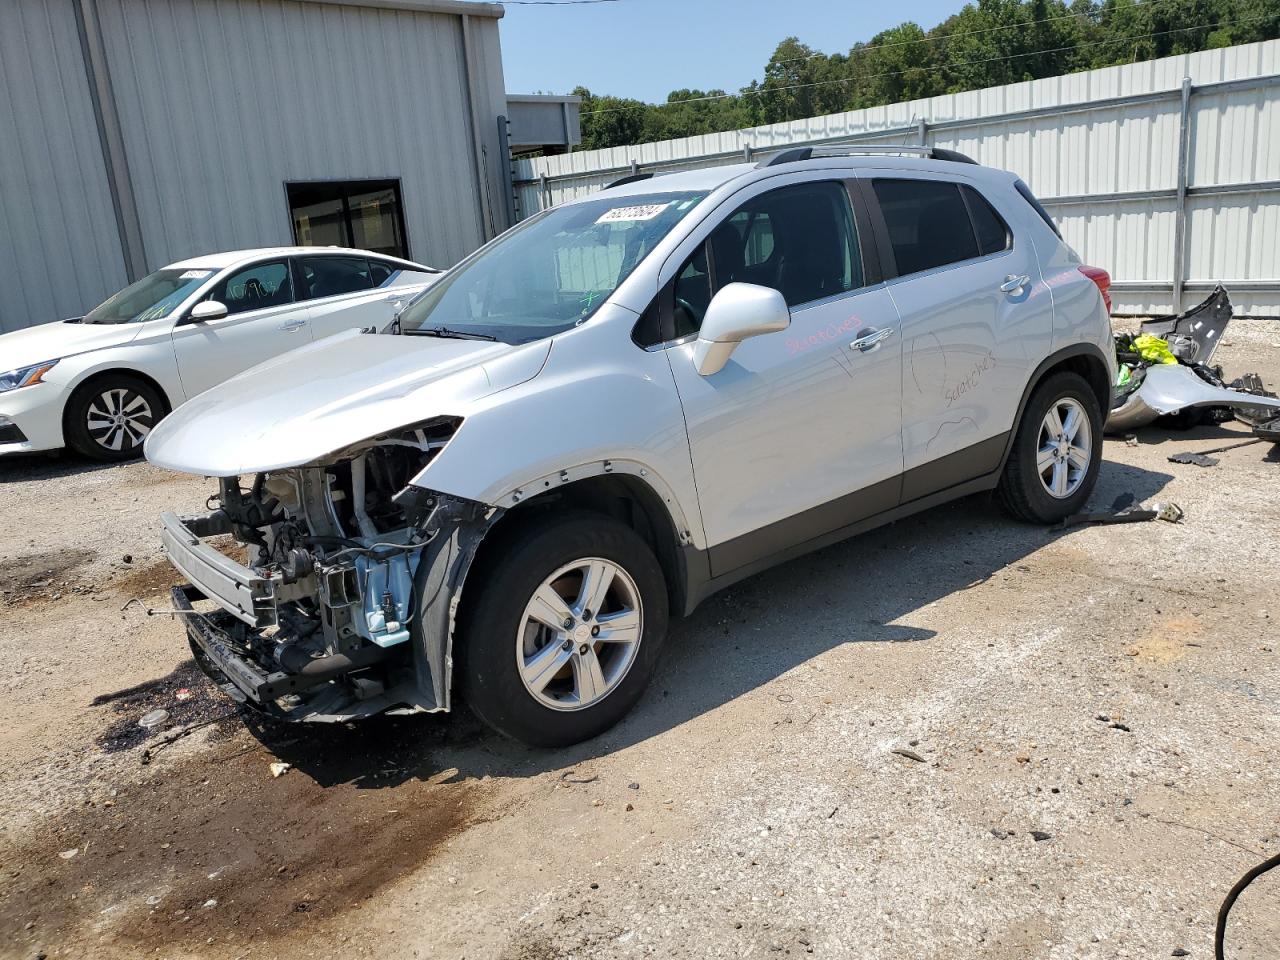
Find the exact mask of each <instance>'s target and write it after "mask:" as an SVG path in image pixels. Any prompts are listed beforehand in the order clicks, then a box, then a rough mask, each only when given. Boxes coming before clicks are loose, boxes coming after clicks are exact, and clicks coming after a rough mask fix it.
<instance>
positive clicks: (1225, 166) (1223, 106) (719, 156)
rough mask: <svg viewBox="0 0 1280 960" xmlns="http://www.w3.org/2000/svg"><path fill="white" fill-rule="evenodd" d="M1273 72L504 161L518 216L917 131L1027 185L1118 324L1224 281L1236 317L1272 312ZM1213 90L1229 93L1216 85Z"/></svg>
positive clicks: (1072, 82) (972, 98)
mask: <svg viewBox="0 0 1280 960" xmlns="http://www.w3.org/2000/svg"><path fill="white" fill-rule="evenodd" d="M1278 73H1280V41H1278V40H1272V41H1267V42H1265V43H1255V44H1245V45H1241V46H1238V47H1228V48H1225V49H1221V50H1208V51H1204V52H1201V53H1194V54H1187V55H1183V56H1177V57H1168V58H1165V59H1161V60H1153V61H1148V62H1145V63H1136V64H1129V65H1125V66H1119V67H1108V68H1106V69H1102V70H1092V71H1088V72H1085V73H1078V74H1071V75H1069V76H1064V77H1052V78H1047V79H1044V80H1034V81H1029V82H1026V83H1018V84H1012V85H1009V86H1004V87H992V88H989V89H986V90H975V91H970V92H967V93H958V94H951V95H948V96H943V97H933V98H930V99H926V100H914V101H909V102H905V103H897V104H891V105H888V106H884V107H876V108H873V109H869V110H859V111H854V112H851V113H843V114H833V115H830V116H824V117H814V118H810V119H806V120H798V121H793V122H790V123H781V124H774V125H772V126H766V127H755V128H752V129H748V130H738V131H732V132H729V133H721V134H708V135H705V136H700V137H689V138H686V139H683V140H669V141H664V142H661V143H648V144H641V145H638V146H634V147H615V148H611V149H608V150H592V151H582V152H579V153H572V154H568V155H564V156H557V157H544V158H538V159H526V160H520V161H518V163H517V165H516V174H515V175H516V177H517V197H518V201H519V207H520V210H521V212H522V214H523V215H528V214H529V213H531V212H534V211H536V210H538V209H541V208H542V206H544V205H545V204H546V203H548V202H551V203H557V202H561V201H563V200H567V199H570V198H572V197H576V196H581V195H583V194H585V193H590V192H592V191H594V190H598V189H600V188H601V187H602V186H604V185H605V184H607V183H609V182H610V181H612V180H614V179H616V178H618V177H619V176H621V175H623V174H624V173H625V172H628V171H629V170H630V169H632V165H633V163H634V164H637V165H639V168H640V169H648V170H653V171H654V172H661V171H664V170H684V169H692V168H695V167H705V166H713V165H716V164H721V163H734V162H740V161H741V160H742V159H743V158H744V155H748V154H749V155H751V156H752V158H753V159H754V158H757V157H758V156H759V155H760V154H767V153H769V152H774V151H777V150H778V149H780V148H782V147H784V146H790V145H795V144H799V143H806V142H813V141H828V142H831V141H840V140H856V141H857V142H859V143H877V142H880V143H885V142H897V143H903V142H910V143H917V142H919V140H918V138H919V134H920V132H921V127H920V121H921V120H923V121H924V134H925V137H926V139H927V142H928V143H929V144H931V145H933V146H938V147H949V148H951V149H956V150H960V151H962V152H964V153H967V154H969V155H970V156H972V157H974V159H976V160H978V161H979V162H980V163H984V164H988V165H990V166H995V167H1001V168H1004V169H1006V170H1012V171H1014V172H1016V173H1018V174H1019V175H1020V176H1021V177H1022V178H1023V179H1024V180H1026V181H1027V183H1028V184H1030V185H1031V187H1032V188H1033V189H1034V190H1035V191H1036V193H1037V194H1039V195H1040V197H1041V198H1042V199H1043V200H1044V201H1045V204H1046V206H1049V208H1050V212H1051V213H1052V214H1053V215H1054V216H1055V217H1056V218H1057V220H1058V222H1059V223H1060V225H1061V227H1062V230H1063V234H1064V235H1065V236H1066V238H1067V240H1068V241H1069V242H1070V243H1071V244H1072V245H1073V246H1074V247H1075V248H1076V249H1077V250H1078V251H1079V252H1080V254H1081V256H1083V257H1084V258H1085V259H1086V260H1087V261H1089V262H1091V263H1096V264H1098V265H1100V266H1103V267H1106V268H1107V269H1108V270H1110V271H1111V273H1112V275H1113V277H1114V279H1115V280H1116V288H1115V300H1116V310H1117V312H1124V313H1152V312H1162V311H1167V310H1170V309H1172V308H1173V307H1174V291H1173V287H1174V282H1175V280H1177V279H1182V280H1184V281H1185V289H1186V293H1185V295H1184V303H1189V302H1193V301H1194V300H1196V299H1198V298H1199V297H1200V296H1201V291H1202V290H1203V289H1204V287H1205V286H1206V285H1207V284H1209V283H1211V282H1212V281H1215V280H1224V281H1226V282H1227V283H1228V286H1229V288H1230V289H1231V290H1232V299H1233V301H1235V302H1236V304H1237V308H1238V310H1239V312H1241V313H1252V314H1255V315H1271V316H1280V82H1277V74H1278ZM1183 77H1190V78H1191V80H1192V83H1193V84H1194V87H1195V88H1199V87H1206V89H1204V90H1198V91H1195V92H1194V93H1193V96H1192V97H1191V99H1190V103H1189V112H1188V118H1187V119H1188V124H1187V127H1188V136H1189V147H1190V149H1189V157H1188V164H1187V181H1186V187H1187V189H1186V197H1185V201H1184V202H1185V207H1184V210H1185V217H1186V221H1185V222H1186V227H1185V232H1186V240H1185V243H1184V249H1183V254H1182V263H1181V264H1180V265H1179V264H1178V262H1177V259H1178V258H1177V257H1176V255H1175V241H1176V237H1175V235H1176V232H1177V221H1178V208H1179V199H1178V195H1177V194H1178V168H1179V163H1178V159H1179V144H1180V137H1179V131H1180V129H1181V126H1180V120H1181V113H1182V103H1181V85H1182V80H1183ZM1225 81H1241V82H1240V83H1239V84H1236V85H1230V84H1228V85H1227V86H1225V87H1224V86H1221V85H1222V84H1223V83H1224V82H1225ZM1214 84H1219V85H1220V86H1218V87H1214V86H1213V85H1214ZM1193 89H1194V88H1193ZM1121 98H1122V102H1119V103H1115V102H1111V101H1115V100H1117V99H1121ZM543 177H546V180H545V181H543V180H542V179H541V178H543ZM1224 186H1225V187H1226V189H1222V188H1223V187H1224ZM1179 268H1180V269H1179Z"/></svg>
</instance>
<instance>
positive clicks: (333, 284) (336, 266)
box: [298, 257, 374, 300]
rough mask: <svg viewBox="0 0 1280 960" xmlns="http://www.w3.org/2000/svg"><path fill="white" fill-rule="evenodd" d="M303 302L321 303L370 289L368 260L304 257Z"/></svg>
mask: <svg viewBox="0 0 1280 960" xmlns="http://www.w3.org/2000/svg"><path fill="white" fill-rule="evenodd" d="M298 266H299V267H300V268H301V272H302V299H304V300H318V299H320V298H321V297H336V296H339V295H340V294H344V293H357V292H359V291H360V290H370V289H372V288H373V286H374V282H373V279H372V278H371V277H370V276H369V261H368V260H365V259H364V258H363V257H302V258H300V259H299V261H298Z"/></svg>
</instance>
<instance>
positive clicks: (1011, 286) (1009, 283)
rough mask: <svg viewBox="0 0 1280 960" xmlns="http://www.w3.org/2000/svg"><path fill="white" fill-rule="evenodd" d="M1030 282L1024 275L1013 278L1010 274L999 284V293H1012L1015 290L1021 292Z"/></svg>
mask: <svg viewBox="0 0 1280 960" xmlns="http://www.w3.org/2000/svg"><path fill="white" fill-rule="evenodd" d="M1030 282H1031V278H1030V277H1028V276H1027V275H1026V274H1025V273H1024V274H1023V275H1022V276H1020V277H1015V276H1013V274H1010V275H1009V276H1007V277H1005V278H1004V283H1002V284H1000V292H1001V293H1013V291H1015V290H1021V289H1022V288H1023V287H1025V286H1026V285H1027V284H1029V283H1030Z"/></svg>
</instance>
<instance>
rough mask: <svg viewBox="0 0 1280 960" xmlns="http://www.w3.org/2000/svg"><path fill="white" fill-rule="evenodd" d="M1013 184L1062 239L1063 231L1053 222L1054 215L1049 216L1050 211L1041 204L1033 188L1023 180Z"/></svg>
mask: <svg viewBox="0 0 1280 960" xmlns="http://www.w3.org/2000/svg"><path fill="white" fill-rule="evenodd" d="M1013 186H1014V188H1015V189H1016V190H1017V191H1018V193H1020V194H1021V195H1022V199H1023V200H1025V201H1027V203H1029V204H1031V209H1033V210H1034V211H1035V212H1036V213H1038V214H1040V219H1041V220H1043V221H1044V222H1045V223H1047V224H1048V225H1049V229H1050V230H1052V231H1053V232H1054V233H1056V234H1057V235H1058V237H1059V239H1061V237H1062V231H1061V230H1059V229H1058V225H1057V224H1056V223H1054V222H1053V217H1051V216H1049V211H1048V210H1046V209H1045V208H1044V205H1043V204H1041V203H1040V201H1039V200H1037V199H1036V195H1035V194H1034V193H1032V192H1031V188H1030V187H1028V186H1027V185H1026V184H1025V183H1023V182H1022V181H1021V180H1018V181H1016V182H1015V183H1014V185H1013Z"/></svg>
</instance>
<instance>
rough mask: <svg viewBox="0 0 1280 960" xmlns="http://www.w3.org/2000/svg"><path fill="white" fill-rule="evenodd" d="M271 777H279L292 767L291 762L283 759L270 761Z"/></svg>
mask: <svg viewBox="0 0 1280 960" xmlns="http://www.w3.org/2000/svg"><path fill="white" fill-rule="evenodd" d="M269 769H270V770H271V776H272V778H273V779H279V778H280V777H283V776H284V775H285V774H286V773H288V772H289V771H290V770H292V769H293V764H291V763H285V762H284V761H283V760H281V761H277V762H275V763H272V764H271V766H270V768H269Z"/></svg>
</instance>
